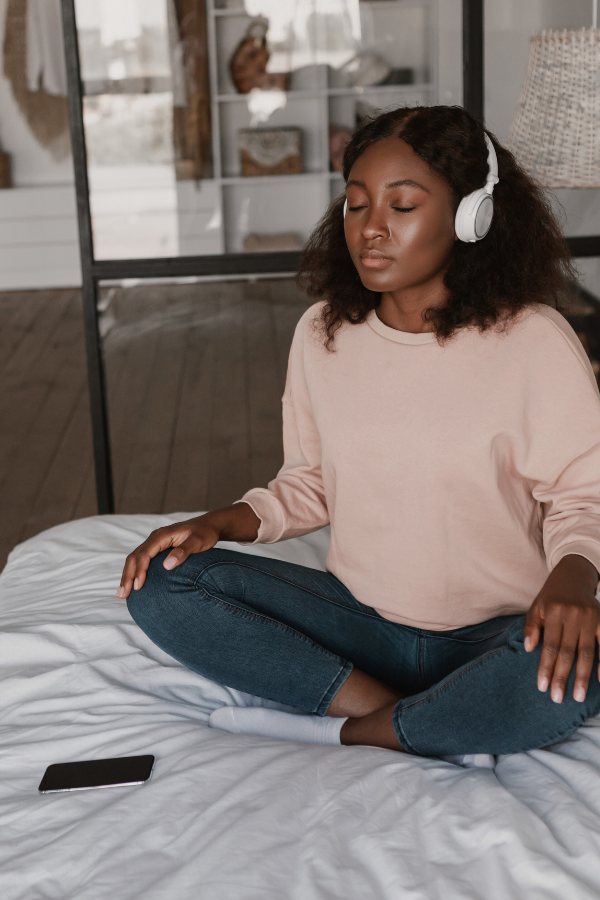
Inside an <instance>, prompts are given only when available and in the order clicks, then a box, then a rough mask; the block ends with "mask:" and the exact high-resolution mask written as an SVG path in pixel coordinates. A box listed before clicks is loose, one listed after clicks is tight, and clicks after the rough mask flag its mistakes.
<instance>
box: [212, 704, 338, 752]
mask: <svg viewBox="0 0 600 900" xmlns="http://www.w3.org/2000/svg"><path fill="white" fill-rule="evenodd" d="M345 721H346V719H342V718H338V717H333V716H296V715H294V714H293V713H285V712H280V711H279V710H277V709H263V708H262V707H260V706H221V707H220V708H219V709H215V711H214V712H213V713H211V714H210V716H209V719H208V724H209V725H210V727H211V728H220V729H221V731H229V732H230V733H231V734H240V733H241V734H260V735H262V736H263V737H271V738H276V739H277V740H280V741H298V742H299V743H302V744H339V743H340V731H341V730H342V725H343V724H344V722H345Z"/></svg>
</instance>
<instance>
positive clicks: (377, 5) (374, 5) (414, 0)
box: [212, 0, 432, 19]
mask: <svg viewBox="0 0 600 900" xmlns="http://www.w3.org/2000/svg"><path fill="white" fill-rule="evenodd" d="M361 2H363V0H361ZM431 2H432V0H369V2H368V3H366V4H365V6H367V8H368V9H375V10H377V9H385V10H388V9H393V8H394V7H398V6H400V7H402V6H405V7H406V6H430V5H431ZM212 14H213V16H215V18H228V17H230V16H245V17H246V18H247V19H259V18H265V17H263V16H252V15H250V13H249V12H247V11H246V10H245V9H244V7H243V6H239V7H235V8H234V9H217V8H213V9H212Z"/></svg>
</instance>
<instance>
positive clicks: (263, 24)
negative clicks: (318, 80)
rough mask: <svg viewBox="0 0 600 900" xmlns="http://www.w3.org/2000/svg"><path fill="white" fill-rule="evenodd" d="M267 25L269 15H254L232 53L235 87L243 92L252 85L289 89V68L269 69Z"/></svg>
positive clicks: (231, 69)
mask: <svg viewBox="0 0 600 900" xmlns="http://www.w3.org/2000/svg"><path fill="white" fill-rule="evenodd" d="M268 28H269V23H268V21H267V20H266V19H254V20H253V21H252V22H251V23H250V25H249V26H248V29H247V31H246V34H245V35H244V37H243V38H242V40H241V41H240V42H239V44H238V45H237V47H236V48H235V50H234V51H233V53H232V55H231V60H230V61H229V72H230V74H231V80H232V81H233V83H234V85H235V89H236V90H237V91H238V93H240V94H248V93H249V92H250V91H251V90H252V88H260V89H261V90H273V89H275V90H279V91H287V89H288V84H289V78H290V76H289V73H288V72H267V63H268V62H269V50H268V47H267V31H268Z"/></svg>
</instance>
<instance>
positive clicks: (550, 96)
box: [508, 28, 600, 188]
mask: <svg viewBox="0 0 600 900" xmlns="http://www.w3.org/2000/svg"><path fill="white" fill-rule="evenodd" d="M508 147H509V149H510V150H512V152H513V153H514V154H515V156H516V157H517V159H518V161H519V162H520V163H521V165H522V166H523V167H524V168H525V169H526V170H527V171H528V172H529V173H530V174H531V175H532V176H533V177H534V178H535V179H536V180H537V181H538V182H539V183H540V184H543V185H546V186H547V187H569V188H593V187H600V29H597V28H582V29H581V30H580V31H566V30H565V31H543V32H542V33H541V34H538V35H535V36H534V37H533V38H532V39H531V53H530V56H529V68H528V71H527V77H526V79H525V84H524V86H523V90H522V91H521V97H520V99H519V103H518V106H517V111H516V113H515V118H514V121H513V123H512V126H511V129H510V135H509V139H508Z"/></svg>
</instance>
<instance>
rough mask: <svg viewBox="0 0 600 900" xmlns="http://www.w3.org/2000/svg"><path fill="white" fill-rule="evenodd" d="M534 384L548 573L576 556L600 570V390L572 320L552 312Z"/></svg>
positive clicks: (531, 428) (532, 428)
mask: <svg viewBox="0 0 600 900" xmlns="http://www.w3.org/2000/svg"><path fill="white" fill-rule="evenodd" d="M544 318H545V319H546V320H547V324H546V327H545V330H546V332H547V337H548V340H547V341H546V340H542V341H540V345H541V346H539V348H538V353H537V365H536V367H535V368H536V373H535V376H534V378H533V387H534V389H533V390H532V391H531V392H530V394H529V397H528V403H527V406H526V410H525V423H524V426H525V429H526V433H527V434H528V440H527V444H528V449H527V465H526V466H525V469H526V471H525V472H524V474H525V475H526V476H529V477H530V478H531V483H532V494H533V497H534V498H535V499H536V500H537V501H538V502H539V503H540V504H541V510H542V536H543V545H544V551H545V554H546V561H547V565H548V571H552V569H553V568H554V567H555V566H556V565H557V563H558V562H559V560H561V559H562V558H563V556H567V555H569V554H576V555H578V556H583V557H585V558H586V559H587V560H589V561H590V562H591V563H592V565H594V566H595V567H596V569H597V570H598V571H599V572H600V394H599V393H598V386H597V383H596V378H595V376H594V373H593V370H592V367H591V365H590V362H589V360H588V358H587V356H586V354H585V351H584V350H583V347H582V346H581V342H580V341H579V339H578V338H577V335H576V334H575V332H574V331H573V329H572V328H571V326H570V325H569V323H568V322H567V321H566V319H564V318H563V317H562V316H561V315H560V314H559V313H557V312H556V311H555V310H553V309H551V308H548V309H547V310H546V311H545V312H544Z"/></svg>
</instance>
